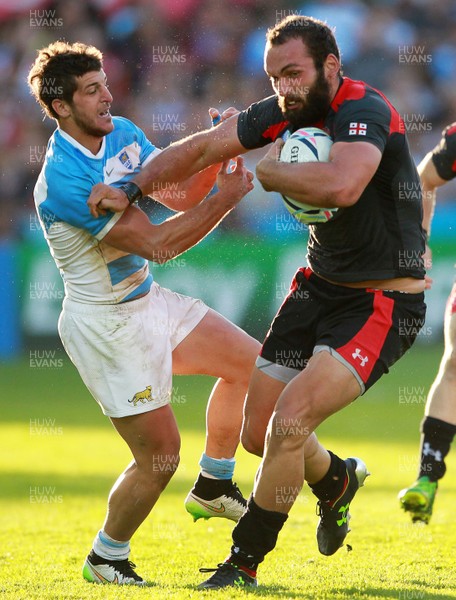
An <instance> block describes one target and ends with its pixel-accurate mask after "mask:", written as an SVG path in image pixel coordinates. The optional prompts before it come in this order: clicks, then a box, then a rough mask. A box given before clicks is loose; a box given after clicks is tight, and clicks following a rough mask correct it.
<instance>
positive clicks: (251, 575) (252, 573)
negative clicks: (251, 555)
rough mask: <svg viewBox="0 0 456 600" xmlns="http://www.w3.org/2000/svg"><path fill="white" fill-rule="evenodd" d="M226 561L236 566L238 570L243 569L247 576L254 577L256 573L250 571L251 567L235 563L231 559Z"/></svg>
mask: <svg viewBox="0 0 456 600" xmlns="http://www.w3.org/2000/svg"><path fill="white" fill-rule="evenodd" d="M226 562H227V563H230V565H233V566H234V567H236V568H237V569H239V570H240V571H244V573H246V574H247V575H248V576H249V577H252V578H253V579H255V577H256V574H257V572H256V571H252V569H248V568H247V567H244V566H243V565H237V564H236V563H235V562H233V561H232V560H227V561H226Z"/></svg>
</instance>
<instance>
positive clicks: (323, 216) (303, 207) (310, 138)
mask: <svg viewBox="0 0 456 600" xmlns="http://www.w3.org/2000/svg"><path fill="white" fill-rule="evenodd" d="M332 144H333V142H332V140H331V138H330V137H329V135H328V134H327V133H325V132H324V131H323V130H322V129H318V128H317V127H303V128H302V129H298V130H297V131H295V132H294V133H293V134H291V135H290V136H289V137H288V139H287V140H286V142H285V144H284V145H283V146H282V150H281V152H280V160H281V161H282V162H288V163H306V162H328V159H329V151H330V150H331V146H332ZM282 199H283V202H284V204H285V206H286V208H287V210H288V211H289V212H290V213H291V214H292V215H293V217H294V218H295V219H297V220H298V221H299V222H300V223H304V225H312V224H315V223H326V221H329V220H330V219H332V217H333V216H334V214H335V213H336V211H337V208H318V207H315V206H311V205H310V204H304V202H300V201H299V200H295V199H293V198H290V197H289V196H283V195H282Z"/></svg>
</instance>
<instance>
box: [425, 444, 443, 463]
mask: <svg viewBox="0 0 456 600" xmlns="http://www.w3.org/2000/svg"><path fill="white" fill-rule="evenodd" d="M423 454H424V456H433V457H434V458H435V460H436V461H437V462H441V461H442V453H441V452H440V450H434V449H433V448H431V445H430V444H429V442H426V443H425V444H424V446H423Z"/></svg>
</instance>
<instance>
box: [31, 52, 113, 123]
mask: <svg viewBox="0 0 456 600" xmlns="http://www.w3.org/2000/svg"><path fill="white" fill-rule="evenodd" d="M102 67H103V55H102V53H101V52H100V50H98V49H97V48H95V47H94V46H87V45H86V44H82V43H80V42H76V43H74V44H69V43H67V42H63V41H58V42H54V43H52V44H50V45H49V46H47V47H46V48H42V49H41V50H39V51H38V56H37V58H36V60H35V62H34V63H33V65H32V67H31V69H30V73H29V75H28V84H29V87H30V89H31V92H32V94H33V96H34V97H35V98H36V100H37V102H39V104H40V105H41V107H42V109H43V110H44V112H45V113H46V115H47V116H48V117H50V118H51V119H57V118H58V115H57V113H56V112H55V110H54V109H53V107H52V101H53V100H55V98H58V99H60V100H64V101H65V102H68V104H72V103H73V94H74V92H75V91H76V90H77V87H78V83H77V81H76V78H77V77H81V76H82V75H85V74H86V73H89V72H90V71H99V70H100V69H102Z"/></svg>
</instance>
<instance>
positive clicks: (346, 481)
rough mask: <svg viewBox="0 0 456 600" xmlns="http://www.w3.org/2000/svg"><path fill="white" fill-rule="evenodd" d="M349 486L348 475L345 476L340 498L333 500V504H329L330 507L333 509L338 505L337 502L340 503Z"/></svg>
mask: <svg viewBox="0 0 456 600" xmlns="http://www.w3.org/2000/svg"><path fill="white" fill-rule="evenodd" d="M347 485H348V473H347V474H346V475H345V482H344V487H343V488H342V491H341V493H340V494H339V496H337V498H336V499H335V500H331V502H328V504H329V506H330V507H331V508H332V507H333V506H334V504H336V502H338V501H339V500H340V499H341V498H342V496H343V495H344V494H345V490H346V489H347Z"/></svg>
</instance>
